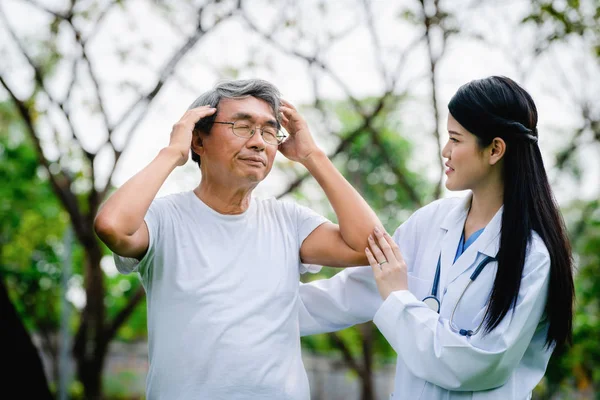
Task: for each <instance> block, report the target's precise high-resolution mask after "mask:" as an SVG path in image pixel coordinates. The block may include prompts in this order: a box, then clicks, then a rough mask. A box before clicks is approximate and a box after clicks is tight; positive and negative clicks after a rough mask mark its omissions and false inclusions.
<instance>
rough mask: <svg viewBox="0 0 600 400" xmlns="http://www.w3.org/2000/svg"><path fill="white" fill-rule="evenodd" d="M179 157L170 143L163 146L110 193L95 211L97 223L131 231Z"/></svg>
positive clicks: (142, 219)
mask: <svg viewBox="0 0 600 400" xmlns="http://www.w3.org/2000/svg"><path fill="white" fill-rule="evenodd" d="M180 159H181V155H180V153H178V152H177V151H175V150H173V149H171V148H169V147H167V148H164V149H162V150H161V151H160V152H159V153H158V155H157V156H156V157H155V158H154V160H152V162H151V163H150V164H148V165H147V166H146V167H145V168H144V169H142V170H141V171H140V172H138V173H137V174H136V175H135V176H133V177H132V178H131V179H129V180H128V181H127V182H125V184H124V185H123V186H121V187H120V188H119V189H118V190H117V191H116V192H115V193H114V194H113V195H112V196H110V198H109V199H108V200H107V201H106V203H105V204H104V205H103V206H102V208H101V209H100V211H99V212H98V215H97V217H96V226H97V227H102V226H104V227H110V230H111V231H113V233H117V234H119V235H125V236H130V235H133V234H134V233H135V232H136V231H137V230H138V229H139V228H140V226H141V225H142V223H143V222H144V216H145V215H146V212H147V211H148V208H150V204H151V203H152V200H153V199H154V198H155V197H156V194H157V193H158V191H159V189H160V187H161V186H162V185H163V183H164V182H165V180H166V179H167V177H168V176H169V174H170V173H171V172H172V171H173V170H174V169H175V168H176V167H177V162H178V161H179V160H180ZM100 229H102V228H100ZM97 230H98V229H97Z"/></svg>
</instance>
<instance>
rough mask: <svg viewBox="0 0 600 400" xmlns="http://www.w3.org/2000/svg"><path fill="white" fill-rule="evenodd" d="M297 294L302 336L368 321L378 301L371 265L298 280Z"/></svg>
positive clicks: (380, 302)
mask: <svg viewBox="0 0 600 400" xmlns="http://www.w3.org/2000/svg"><path fill="white" fill-rule="evenodd" d="M298 298H299V300H298V303H299V305H298V313H299V314H298V321H299V325H300V334H301V335H302V336H306V335H312V334H316V333H324V332H333V331H338V330H341V329H344V328H347V327H349V326H352V325H356V324H360V323H363V322H367V321H371V320H372V319H373V316H374V315H375V312H377V310H378V309H379V307H380V306H381V304H382V300H381V297H380V295H379V292H378V290H377V285H376V283H375V278H374V277H373V271H372V269H371V267H353V268H346V269H344V270H343V271H341V272H339V273H338V274H336V275H334V276H333V277H332V278H329V279H320V280H317V281H313V282H310V283H301V284H300V288H299V296H298Z"/></svg>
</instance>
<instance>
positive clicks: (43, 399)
mask: <svg viewBox="0 0 600 400" xmlns="http://www.w3.org/2000/svg"><path fill="white" fill-rule="evenodd" d="M0 321H2V329H0V346H1V350H0V354H2V360H3V361H4V362H3V364H4V368H3V370H4V372H3V373H2V394H3V395H7V397H6V398H20V399H40V400H47V399H53V398H54V397H53V396H52V394H51V393H50V389H49V388H48V381H47V379H46V375H45V373H44V367H43V365H42V360H41V359H40V355H39V353H38V350H37V348H36V347H35V345H34V344H33V342H32V341H31V337H30V336H29V333H28V332H27V330H26V329H25V326H24V325H23V323H22V322H21V319H20V318H19V315H18V313H17V310H15V307H14V306H13V304H12V302H11V301H10V298H9V297H8V291H7V290H6V287H5V286H4V279H0Z"/></svg>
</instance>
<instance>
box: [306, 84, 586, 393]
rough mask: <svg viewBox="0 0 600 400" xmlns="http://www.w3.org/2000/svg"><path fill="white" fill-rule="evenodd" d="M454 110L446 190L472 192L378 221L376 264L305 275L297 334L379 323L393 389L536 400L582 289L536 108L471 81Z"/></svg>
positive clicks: (506, 91)
mask: <svg viewBox="0 0 600 400" xmlns="http://www.w3.org/2000/svg"><path fill="white" fill-rule="evenodd" d="M448 108H449V112H450V113H449V116H448V133H449V140H448V142H447V144H446V145H445V147H444V149H443V153H442V155H443V157H444V158H446V159H447V162H446V167H447V170H446V174H447V176H448V178H447V181H446V187H447V188H448V189H449V190H469V191H470V193H469V195H468V196H466V197H465V198H462V199H461V198H449V199H442V200H438V201H435V202H433V203H431V204H429V205H427V206H425V207H423V208H422V209H420V210H418V211H417V212H415V213H414V214H413V215H412V216H411V217H410V218H409V219H408V220H407V221H406V222H405V223H404V224H402V226H400V228H398V230H397V231H396V233H395V234H394V237H393V238H391V237H390V236H389V235H387V233H385V232H382V231H377V230H376V232H374V234H373V235H372V237H370V238H369V248H367V249H366V250H365V252H366V254H367V257H368V258H369V260H370V263H371V268H368V267H361V268H352V269H348V270H345V271H343V272H341V273H339V274H338V275H336V276H334V277H333V278H331V279H328V280H322V281H316V282H313V283H310V284H305V285H302V286H301V288H300V299H301V302H300V306H299V309H300V327H301V331H302V334H311V333H317V332H324V331H333V330H338V329H342V328H344V327H347V326H349V325H353V324H356V323H359V322H364V321H366V320H370V319H373V322H374V323H375V324H376V326H377V327H378V328H379V330H380V331H381V333H382V334H383V335H384V336H385V338H386V339H387V340H388V341H389V343H390V344H391V345H392V347H393V348H394V350H395V351H396V352H397V353H398V360H397V367H396V377H395V389H394V393H393V395H392V397H393V398H394V399H411V400H412V399H427V400H429V399H502V400H507V399H528V398H530V397H531V393H532V390H533V389H534V388H535V386H536V385H537V384H538V383H539V382H540V380H541V379H542V377H543V376H544V373H545V370H546V366H547V364H548V360H549V359H550V355H551V354H552V351H553V350H555V349H556V348H557V347H562V346H563V345H565V344H568V343H569V342H570V340H571V323H572V313H573V299H574V290H573V277H572V260H571V252H570V246H569V243H568V240H567V236H566V232H565V228H564V224H563V221H562V218H561V216H560V213H559V211H558V208H557V206H556V203H555V201H554V199H553V195H552V192H551V189H550V185H549V183H548V179H547V176H546V172H545V170H544V166H543V162H542V156H541V153H540V149H539V147H538V144H537V141H538V134H537V128H536V125H537V110H536V107H535V104H534V102H533V99H532V98H531V96H530V95H529V94H528V93H527V92H526V91H525V90H524V89H523V88H521V87H520V86H519V85H518V84H516V83H515V82H514V81H512V80H510V79H508V78H505V77H490V78H487V79H482V80H476V81H472V82H470V83H468V84H466V85H464V86H462V87H461V88H460V89H459V90H458V92H457V93H456V94H455V95H454V97H453V98H452V99H451V101H450V103H449V105H448ZM373 275H374V277H375V279H374V280H373ZM375 285H376V286H375ZM377 292H379V295H380V296H381V297H380V298H378V295H377ZM381 299H383V302H382V301H381Z"/></svg>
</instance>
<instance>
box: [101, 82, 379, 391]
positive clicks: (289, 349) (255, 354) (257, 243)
mask: <svg viewBox="0 0 600 400" xmlns="http://www.w3.org/2000/svg"><path fill="white" fill-rule="evenodd" d="M279 121H281V123H282V124H283V126H284V127H285V128H286V130H287V131H288V133H289V134H290V137H289V138H288V139H287V140H286V141H285V142H282V136H281V133H280V130H279V128H280V122H279ZM190 147H191V150H192V157H193V159H194V160H196V161H197V162H198V164H199V165H200V170H201V172H202V178H201V180H200V184H199V185H198V187H197V188H196V189H194V190H193V191H189V192H184V193H179V194H174V195H170V196H166V197H163V198H159V199H154V198H155V196H156V194H157V192H158V190H159V188H160V187H161V185H162V184H163V183H164V181H165V179H166V178H167V176H168V175H169V174H170V173H171V172H172V171H173V170H174V169H175V168H176V167H177V166H180V165H183V164H184V163H185V162H186V161H187V159H188V155H189V152H190ZM277 150H279V151H281V153H283V155H285V156H286V157H287V158H289V159H290V160H293V161H296V162H299V163H301V164H302V165H304V167H306V169H307V170H308V171H309V172H310V173H311V174H312V176H313V177H314V178H315V179H316V180H317V182H318V183H319V184H320V185H321V187H322V188H323V190H324V192H325V194H326V195H327V197H328V199H329V201H330V203H331V205H332V207H333V209H334V210H335V213H336V215H337V218H338V221H339V226H338V225H336V224H333V223H331V222H329V221H327V220H326V219H325V218H323V217H322V216H320V215H318V214H316V213H314V212H312V211H311V210H309V209H307V208H305V207H301V206H299V205H296V204H294V203H292V202H289V203H288V202H282V201H278V200H275V199H267V200H259V199H257V198H254V197H252V191H253V190H254V188H255V187H256V186H257V185H258V184H259V183H260V182H261V181H262V180H263V179H264V178H265V177H266V176H267V175H268V174H269V171H270V170H271V167H272V165H273V161H274V159H275V155H276V153H277ZM375 226H380V223H379V221H378V219H377V217H376V216H375V214H374V213H373V211H372V210H371V209H370V208H369V207H368V205H367V204H366V202H365V201H364V200H363V199H362V198H361V197H360V195H359V194H358V193H357V192H356V191H355V190H354V189H353V188H352V186H351V185H350V184H348V182H346V180H345V179H344V178H343V177H342V175H341V174H340V173H339V172H338V171H337V170H336V169H335V167H334V166H333V164H332V163H331V162H330V161H329V159H328V158H327V156H326V155H325V154H324V153H323V151H321V150H320V149H319V148H318V147H317V146H316V145H315V142H314V141H313V138H312V137H311V134H310V132H309V130H308V127H307V124H306V122H305V121H304V119H303V118H302V117H301V116H300V115H299V114H298V112H297V111H296V109H295V108H294V107H293V106H292V105H291V104H289V103H287V102H285V101H283V100H280V97H279V92H278V91H277V89H276V88H275V87H274V86H273V85H271V84H270V83H268V82H265V81H260V80H247V81H232V82H225V83H221V84H219V85H217V86H216V87H215V88H214V89H213V90H211V91H209V92H207V93H205V94H203V95H202V96H200V97H199V98H198V99H197V100H196V101H195V102H194V103H193V104H192V106H191V107H190V109H189V110H188V111H187V112H186V113H185V114H184V115H183V117H182V118H181V119H180V120H179V122H177V123H176V124H175V125H174V127H173V130H172V132H171V138H170V143H169V145H168V146H167V147H165V148H163V149H162V150H161V151H160V152H159V154H158V155H157V156H156V158H155V159H154V160H153V161H152V162H151V163H150V164H149V165H147V166H146V167H145V168H144V169H143V170H141V171H140V172H139V173H138V174H137V175H135V176H134V177H133V178H131V179H130V180H129V181H127V182H126V183H125V184H124V185H123V186H122V187H121V188H119V189H118V190H117V191H116V192H115V193H114V194H113V195H112V196H111V197H110V198H109V199H108V200H107V201H106V203H105V204H104V206H103V207H102V209H101V210H100V212H99V213H98V215H97V217H96V223H95V228H96V232H97V234H98V236H99V237H100V238H101V239H102V241H103V242H104V243H106V245H107V246H108V247H109V248H110V249H111V250H112V251H113V252H114V253H115V259H116V262H117V267H118V269H119V270H120V271H121V272H123V273H129V272H131V271H137V272H139V274H140V275H141V278H142V282H143V285H144V288H145V289H146V293H147V299H148V301H147V303H148V336H149V355H150V369H149V373H148V379H147V398H148V399H169V400H171V399H228V400H231V399H260V400H264V399H278V400H284V399H293V400H296V399H298V400H300V399H302V400H304V399H308V398H309V396H310V394H309V393H310V392H309V388H308V379H307V376H306V372H305V370H304V366H303V364H302V359H301V352H300V335H299V322H298V307H299V304H300V303H299V301H298V282H299V274H300V273H301V272H303V264H319V265H331V266H338V267H346V266H352V265H365V264H366V263H367V260H366V259H365V255H364V249H365V247H366V246H367V237H368V236H369V234H370V233H371V232H372V230H373V228H374V227H375Z"/></svg>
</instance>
